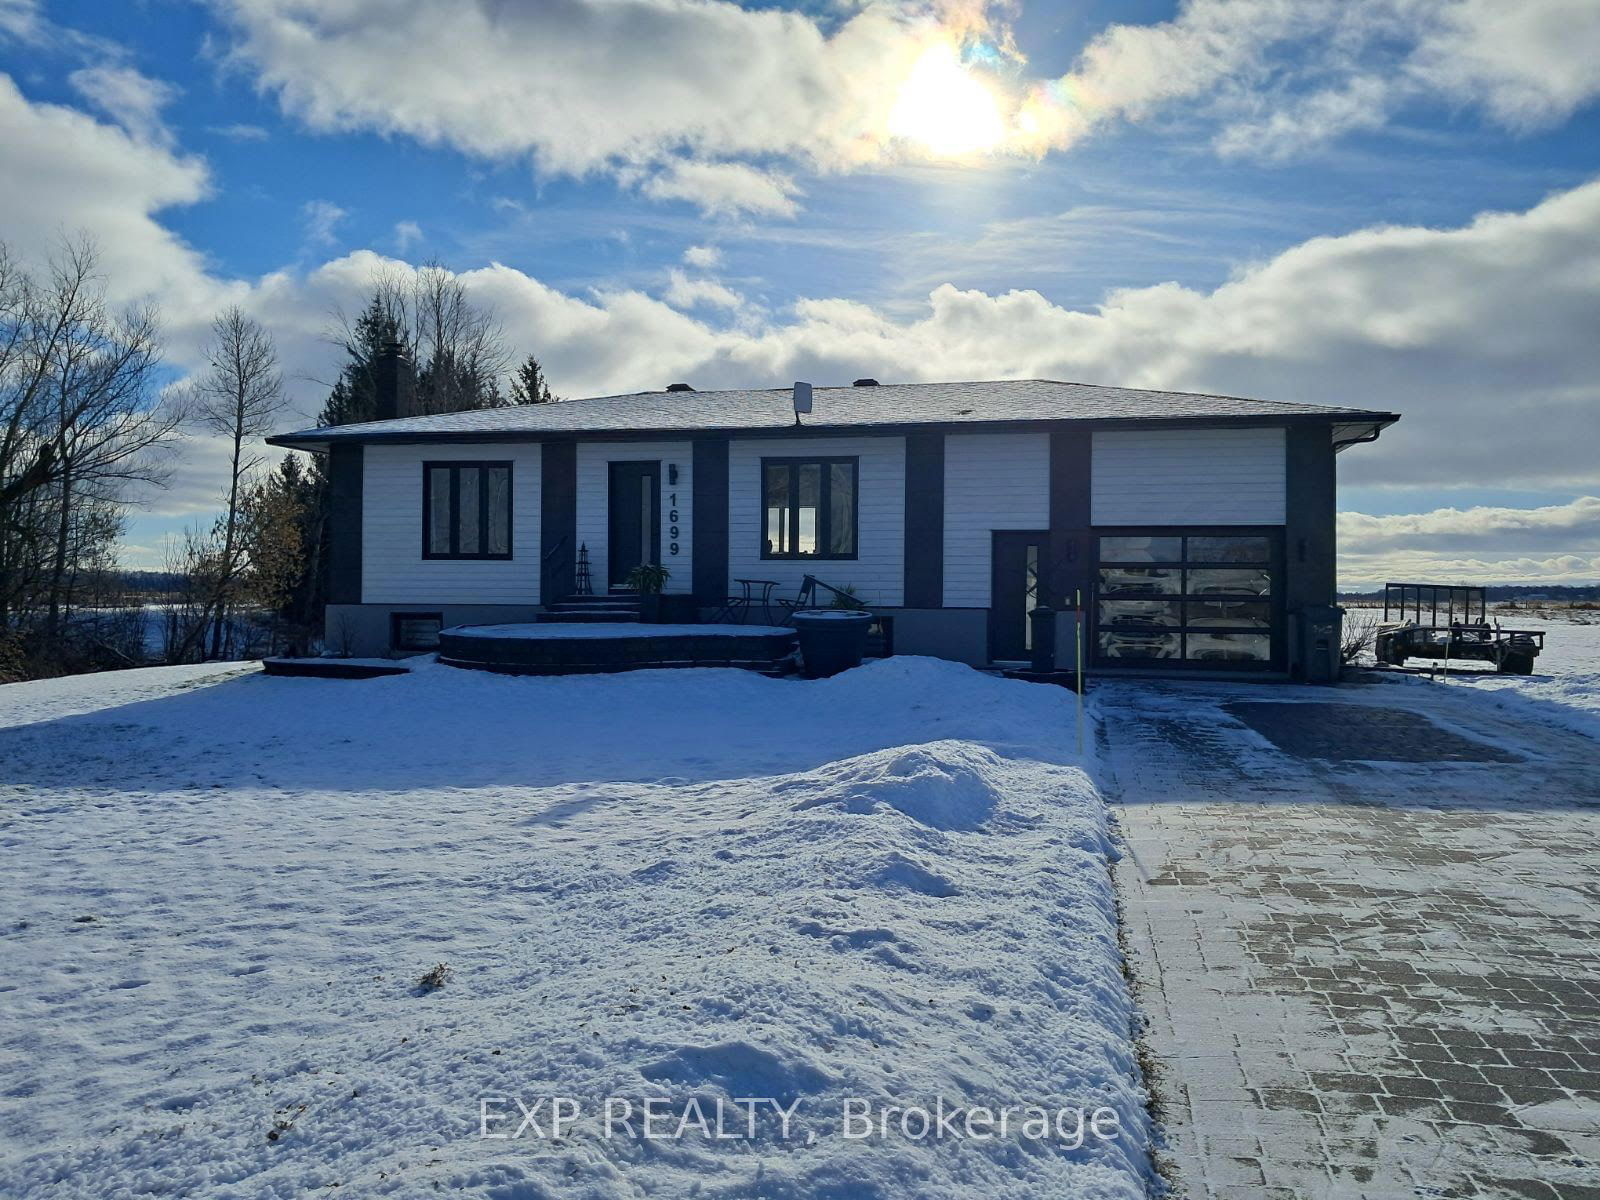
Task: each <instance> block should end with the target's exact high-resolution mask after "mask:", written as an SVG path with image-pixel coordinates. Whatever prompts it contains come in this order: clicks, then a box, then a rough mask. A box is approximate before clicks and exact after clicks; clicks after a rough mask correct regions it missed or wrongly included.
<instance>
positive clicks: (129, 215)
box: [0, 75, 230, 338]
mask: <svg viewBox="0 0 1600 1200" xmlns="http://www.w3.org/2000/svg"><path fill="white" fill-rule="evenodd" d="M209 191H210V177H209V174H208V172H207V170H206V167H205V164H204V163H203V162H202V161H201V160H199V159H196V158H189V157H185V156H182V155H180V154H178V153H176V152H175V151H173V150H172V149H170V148H168V147H165V146H160V145H156V144H152V143H150V142H146V141H141V140H139V139H136V138H134V137H132V136H130V135H129V134H128V133H127V132H126V131H125V130H123V129H121V128H119V127H117V126H114V125H107V124H104V123H102V122H99V121H96V120H95V119H94V118H92V117H90V116H87V115H85V114H84V113H81V112H78V111H77V110H76V109H71V108H65V107H62V106H59V105H54V104H35V103H32V102H30V101H29V100H28V99H27V98H26V97H25V96H23V94H22V93H21V92H20V91H19V90H18V89H17V86H16V84H15V83H14V82H13V81H12V79H11V78H10V76H7V75H0V212H3V213H4V214H5V224H4V229H3V230H0V236H3V237H4V238H5V240H6V241H7V242H8V243H9V244H10V245H11V247H12V249H13V250H14V251H15V252H16V253H17V254H18V255H19V256H20V257H21V258H22V259H24V260H25V261H31V262H34V263H38V262H40V261H42V260H43V259H44V257H45V256H46V255H47V254H48V253H49V252H50V250H51V248H52V247H53V246H54V245H55V243H56V241H57V240H58V238H59V237H60V235H61V233H62V232H63V231H64V232H66V233H67V234H69V235H71V234H76V233H77V232H79V231H82V232H86V233H88V234H90V235H91V236H93V237H94V238H95V240H96V241H97V242H98V244H99V249H100V258H101V266H102V269H103V271H104V274H105V277H106V281H107V287H108V288H109V290H110V295H111V298H112V299H113V300H116V301H118V302H122V301H128V300H135V299H140V298H144V297H155V298H157V299H159V300H160V302H161V306H162V310H163V315H164V317H165V318H166V322H167V325H168V328H169V330H170V331H174V332H176V333H177V334H178V336H179V337H180V338H182V337H184V336H186V331H187V330H189V329H190V328H191V327H193V328H196V329H203V326H204V323H205V322H206V321H209V320H210V312H211V310H212V308H213V307H214V306H216V305H218V304H220V303H225V302H226V301H225V300H224V299H223V296H224V295H225V294H227V293H229V291H230V288H229V285H226V284H223V283H221V282H220V281H218V280H215V279H214V278H212V277H211V276H210V275H209V274H208V272H207V270H206V264H205V261H204V259H203V258H202V257H201V256H200V255H199V254H197V253H196V252H195V251H194V250H192V249H191V248H190V247H188V246H186V245H185V244H184V243H183V242H182V241H181V240H180V239H178V238H177V237H175V236H174V235H173V234H172V233H171V232H170V231H168V230H167V229H166V228H164V227H163V226H162V225H161V224H160V223H159V222H158V221H157V220H156V216H157V214H159V213H160V212H161V211H163V210H165V209H168V208H172V207H177V206H183V205H189V204H194V203H196V202H198V201H200V200H202V199H204V198H205V197H206V196H207V195H208V194H209Z"/></svg>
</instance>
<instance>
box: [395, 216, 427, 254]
mask: <svg viewBox="0 0 1600 1200" xmlns="http://www.w3.org/2000/svg"><path fill="white" fill-rule="evenodd" d="M421 240H422V226H421V225H418V224H417V223H416V222H415V221H396V222H395V225H394V243H395V248H396V249H398V250H399V251H400V253H401V254H404V253H405V252H406V251H407V250H409V249H411V247H412V246H414V245H416V244H417V243H418V242H420V241H421Z"/></svg>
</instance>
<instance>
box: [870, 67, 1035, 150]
mask: <svg viewBox="0 0 1600 1200" xmlns="http://www.w3.org/2000/svg"><path fill="white" fill-rule="evenodd" d="M1005 132H1006V130H1005V122H1004V121H1002V120H1001V118H1000V108H999V105H997V104H996V103H995V98H994V93H992V92H991V91H990V90H989V89H988V88H986V87H984V85H983V84H982V83H981V82H980V81H979V80H978V79H977V77H976V76H974V75H973V73H972V72H971V71H969V70H968V69H967V68H966V67H964V66H962V65H961V60H960V58H959V57H957V55H956V50H955V47H954V46H951V45H949V44H948V43H945V42H940V43H938V44H936V45H933V46H930V47H928V49H927V50H926V51H924V52H923V55H922V57H921V58H919V59H918V60H917V64H916V66H914V67H912V68H911V74H910V75H908V76H906V81H905V83H903V84H901V85H900V94H899V96H898V97H896V99H895V104H894V108H893V109H892V110H891V111H890V113H889V133H890V134H891V135H893V136H894V137H902V138H906V139H908V140H910V141H914V142H919V143H921V144H922V145H923V146H925V147H926V148H927V149H928V150H930V151H932V152H933V153H934V154H937V155H939V156H940V157H942V158H959V157H961V156H963V155H967V154H977V153H980V152H981V151H984V150H992V149H993V148H994V147H996V146H998V145H999V144H1000V141H1001V139H1002V138H1004V137H1005Z"/></svg>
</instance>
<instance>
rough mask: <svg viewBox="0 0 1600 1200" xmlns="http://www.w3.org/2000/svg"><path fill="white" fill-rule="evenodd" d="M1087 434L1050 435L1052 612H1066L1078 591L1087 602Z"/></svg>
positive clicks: (1089, 456) (1089, 441) (1064, 432)
mask: <svg viewBox="0 0 1600 1200" xmlns="http://www.w3.org/2000/svg"><path fill="white" fill-rule="evenodd" d="M1092 447H1093V440H1092V437H1091V435H1090V432H1089V430H1087V429H1083V428H1077V429H1060V428H1057V429H1052V430H1051V431H1050V583H1051V587H1050V595H1049V596H1047V597H1046V598H1045V599H1046V603H1048V604H1049V605H1050V606H1051V607H1052V608H1058V609H1060V608H1067V607H1070V606H1071V604H1072V599H1073V593H1074V592H1075V591H1080V592H1081V593H1082V597H1083V602H1084V603H1085V604H1087V603H1088V602H1089V584H1090V579H1089V572H1090V571H1091V570H1092V569H1093V566H1094V550H1093V547H1091V546H1090V545H1089V483H1090V476H1089V473H1090V470H1091V466H1090V464H1091V463H1092V462H1093V454H1092Z"/></svg>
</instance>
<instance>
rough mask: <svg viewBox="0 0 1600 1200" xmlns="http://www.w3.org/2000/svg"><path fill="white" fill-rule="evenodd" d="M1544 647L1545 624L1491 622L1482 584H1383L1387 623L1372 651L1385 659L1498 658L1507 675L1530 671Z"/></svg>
mask: <svg viewBox="0 0 1600 1200" xmlns="http://www.w3.org/2000/svg"><path fill="white" fill-rule="evenodd" d="M1441 616H1442V617H1443V618H1444V619H1443V620H1442V621H1441V620H1440V617H1441ZM1543 649H1544V630H1542V629H1506V628H1504V627H1503V626H1501V625H1500V623H1499V622H1498V621H1497V622H1495V623H1494V624H1492V625H1491V624H1490V623H1489V606H1488V598H1487V595H1486V593H1485V590H1484V589H1483V588H1481V587H1466V586H1463V585H1460V584H1445V583H1386V584H1384V585H1383V623H1382V624H1381V625H1379V626H1378V636H1377V640H1376V642H1375V644H1374V651H1373V652H1374V654H1375V655H1376V657H1377V659H1378V661H1379V662H1381V663H1388V664H1389V665H1390V666H1392V667H1403V666H1405V663H1406V659H1408V658H1442V659H1445V660H1450V659H1467V660H1469V661H1473V662H1487V663H1493V664H1494V668H1495V670H1496V671H1498V672H1499V673H1500V674H1502V675H1529V674H1532V672H1533V660H1534V659H1535V658H1536V657H1538V655H1539V652H1540V651H1542V650H1543Z"/></svg>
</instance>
